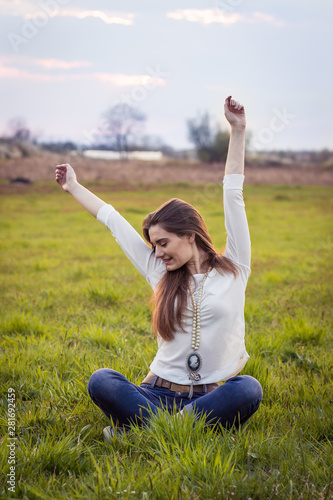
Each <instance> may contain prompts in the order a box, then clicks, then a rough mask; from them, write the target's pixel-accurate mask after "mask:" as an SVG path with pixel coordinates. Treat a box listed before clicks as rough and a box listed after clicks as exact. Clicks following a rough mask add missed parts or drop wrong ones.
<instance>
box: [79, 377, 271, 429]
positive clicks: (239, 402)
mask: <svg viewBox="0 0 333 500" xmlns="http://www.w3.org/2000/svg"><path fill="white" fill-rule="evenodd" d="M156 378H157V377H156ZM155 380H156V379H155ZM155 380H154V382H153V383H152V384H141V385H140V386H137V385H135V384H133V383H132V382H129V381H128V380H127V378H126V377H125V376H124V375H122V374H121V373H118V372H116V371H114V370H111V369H109V368H101V369H100V370H97V371H96V372H94V373H93V374H92V376H91V378H90V380H89V384H88V392H89V395H90V397H91V399H92V400H93V402H94V403H95V404H96V405H97V406H98V407H99V408H100V409H101V410H102V411H103V412H104V413H105V415H106V416H107V417H108V418H111V419H112V420H113V422H114V423H115V424H116V425H118V426H128V425H129V424H130V423H131V422H136V423H138V424H139V425H144V424H146V423H147V422H148V421H149V419H150V418H151V415H152V414H155V413H157V412H158V408H164V409H165V410H166V411H167V412H169V413H172V412H173V411H174V408H176V410H177V411H180V410H182V409H185V411H195V413H196V414H197V415H199V416H200V415H203V414H205V415H206V422H207V423H209V424H212V425H214V424H218V423H220V424H221V425H222V426H223V427H225V428H227V429H228V428H230V427H231V426H232V425H235V426H236V427H239V426H240V425H242V424H244V423H245V422H246V421H247V420H248V419H249V418H250V417H251V416H252V415H253V414H254V413H255V412H256V411H257V409H258V408H259V405H260V402H261V399H262V388H261V385H260V383H259V382H258V381H257V380H256V379H255V378H253V377H250V376H249V375H241V376H237V377H233V378H230V379H228V380H227V381H226V382H225V383H224V384H223V385H220V386H219V387H218V388H217V389H215V390H214V391H212V392H209V393H193V396H192V399H189V398H188V396H189V393H188V392H183V393H180V392H173V391H170V390H169V389H163V388H160V387H156V386H155Z"/></svg>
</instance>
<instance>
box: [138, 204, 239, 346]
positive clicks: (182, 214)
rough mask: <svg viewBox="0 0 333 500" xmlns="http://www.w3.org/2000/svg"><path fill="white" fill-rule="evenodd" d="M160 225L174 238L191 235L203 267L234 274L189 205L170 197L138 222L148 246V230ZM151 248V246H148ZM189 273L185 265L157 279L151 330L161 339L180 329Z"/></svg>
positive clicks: (169, 338) (233, 268) (233, 267)
mask: <svg viewBox="0 0 333 500" xmlns="http://www.w3.org/2000/svg"><path fill="white" fill-rule="evenodd" d="M155 224H160V225H161V226H162V227H163V229H164V230H165V231H168V232H169V233H175V234H177V236H184V235H187V234H193V233H194V234H195V243H196V245H197V247H198V248H201V249H202V250H204V251H205V252H206V254H207V255H208V257H207V259H206V260H205V262H204V264H206V265H207V268H208V266H211V267H212V268H215V269H217V271H219V272H220V273H221V274H224V273H232V274H233V275H234V276H235V277H236V276H237V274H238V269H237V266H236V264H234V263H233V262H232V261H231V260H230V259H228V258H227V257H224V255H222V254H218V253H217V252H216V250H215V248H214V246H213V243H212V240H211V238H210V236H209V233H208V230H207V227H206V224H205V222H204V220H203V218H202V217H201V215H200V214H199V212H198V211H197V210H196V208H194V207H193V206H192V205H190V204H189V203H187V202H186V201H183V200H180V199H179V198H172V199H171V200H169V201H167V202H166V203H164V204H163V205H162V206H161V207H160V208H158V209H157V210H155V212H152V213H150V214H148V215H147V217H146V218H145V219H144V221H143V223H142V230H143V235H144V237H145V239H146V240H147V241H148V242H149V243H150V244H151V245H152V243H151V241H150V236H149V229H150V227H151V226H154V225H155ZM152 247H153V249H154V246H153V245H152ZM190 278H191V272H190V271H189V269H188V267H187V265H186V264H184V265H183V266H182V267H180V268H179V269H176V270H174V271H167V272H166V273H165V274H164V276H163V277H162V279H161V280H160V282H159V284H158V286H157V288H156V290H155V293H154V295H153V297H152V303H153V304H154V311H153V329H154V331H155V332H156V333H158V334H159V335H160V336H161V337H162V338H163V339H164V340H172V339H173V338H174V333H175V331H176V325H179V326H180V328H182V330H183V331H184V329H183V327H182V313H183V311H184V310H185V307H186V304H187V293H188V287H189V282H190Z"/></svg>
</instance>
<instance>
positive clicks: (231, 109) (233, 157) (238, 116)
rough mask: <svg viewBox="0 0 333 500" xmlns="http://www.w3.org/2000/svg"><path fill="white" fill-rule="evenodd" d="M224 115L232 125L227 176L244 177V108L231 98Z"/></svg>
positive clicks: (227, 99) (226, 169) (228, 100)
mask: <svg viewBox="0 0 333 500" xmlns="http://www.w3.org/2000/svg"><path fill="white" fill-rule="evenodd" d="M224 114H225V117H226V119H227V120H228V122H229V123H230V125H231V131H230V140H229V149H228V155H227V161H226V164H225V175H229V174H243V175H244V156H245V127H246V121H245V111H244V107H243V106H242V105H241V104H239V103H238V102H236V101H234V100H233V99H231V96H229V97H227V98H226V100H225V103H224Z"/></svg>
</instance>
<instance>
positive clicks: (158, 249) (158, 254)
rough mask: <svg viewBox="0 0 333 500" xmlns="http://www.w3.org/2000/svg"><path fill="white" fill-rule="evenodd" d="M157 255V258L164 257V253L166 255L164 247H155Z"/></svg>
mask: <svg viewBox="0 0 333 500" xmlns="http://www.w3.org/2000/svg"><path fill="white" fill-rule="evenodd" d="M155 255H156V257H157V258H162V257H163V255H164V252H163V250H162V248H158V247H156V249H155Z"/></svg>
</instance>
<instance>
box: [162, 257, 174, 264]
mask: <svg viewBox="0 0 333 500" xmlns="http://www.w3.org/2000/svg"><path fill="white" fill-rule="evenodd" d="M171 260H172V258H171V259H163V262H164V264H169V262H170V261H171Z"/></svg>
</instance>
